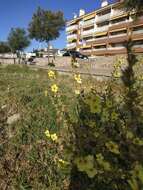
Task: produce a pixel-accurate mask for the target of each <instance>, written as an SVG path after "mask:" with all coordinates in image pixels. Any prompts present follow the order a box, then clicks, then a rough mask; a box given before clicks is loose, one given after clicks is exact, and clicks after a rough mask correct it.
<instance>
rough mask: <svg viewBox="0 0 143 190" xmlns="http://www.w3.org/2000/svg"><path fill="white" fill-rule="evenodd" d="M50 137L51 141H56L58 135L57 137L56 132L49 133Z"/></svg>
mask: <svg viewBox="0 0 143 190" xmlns="http://www.w3.org/2000/svg"><path fill="white" fill-rule="evenodd" d="M51 139H52V141H57V139H58V137H57V135H56V133H53V134H51Z"/></svg>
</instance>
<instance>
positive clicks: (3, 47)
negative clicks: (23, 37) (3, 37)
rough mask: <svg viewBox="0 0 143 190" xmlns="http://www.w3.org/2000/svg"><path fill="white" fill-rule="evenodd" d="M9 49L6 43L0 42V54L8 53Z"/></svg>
mask: <svg viewBox="0 0 143 190" xmlns="http://www.w3.org/2000/svg"><path fill="white" fill-rule="evenodd" d="M9 52H11V49H10V47H9V45H8V43H7V42H0V53H9Z"/></svg>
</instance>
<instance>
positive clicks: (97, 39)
mask: <svg viewBox="0 0 143 190" xmlns="http://www.w3.org/2000/svg"><path fill="white" fill-rule="evenodd" d="M107 38H108V37H100V38H95V39H94V40H95V41H99V40H106V39H107Z"/></svg>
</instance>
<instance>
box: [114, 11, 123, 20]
mask: <svg viewBox="0 0 143 190" xmlns="http://www.w3.org/2000/svg"><path fill="white" fill-rule="evenodd" d="M124 14H126V12H125V11H124V10H113V12H112V14H111V19H113V18H116V17H119V16H121V15H124Z"/></svg>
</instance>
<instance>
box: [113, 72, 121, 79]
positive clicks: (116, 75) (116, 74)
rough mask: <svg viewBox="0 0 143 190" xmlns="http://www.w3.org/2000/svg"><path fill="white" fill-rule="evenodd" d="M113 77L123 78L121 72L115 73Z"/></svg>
mask: <svg viewBox="0 0 143 190" xmlns="http://www.w3.org/2000/svg"><path fill="white" fill-rule="evenodd" d="M113 76H114V77H115V78H120V77H121V72H119V71H114V73H113Z"/></svg>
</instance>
